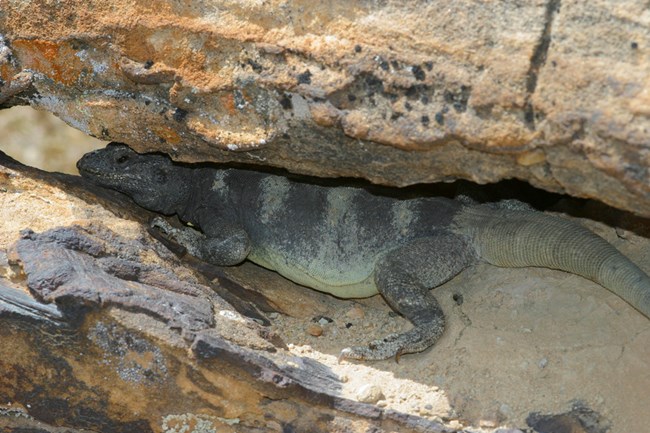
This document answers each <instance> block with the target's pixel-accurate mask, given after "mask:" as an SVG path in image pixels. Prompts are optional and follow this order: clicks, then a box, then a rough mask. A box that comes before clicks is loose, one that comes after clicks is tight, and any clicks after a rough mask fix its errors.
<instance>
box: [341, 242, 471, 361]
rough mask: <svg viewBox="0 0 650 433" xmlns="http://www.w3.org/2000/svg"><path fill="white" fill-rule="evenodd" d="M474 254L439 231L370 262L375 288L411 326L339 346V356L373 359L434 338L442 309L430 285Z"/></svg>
mask: <svg viewBox="0 0 650 433" xmlns="http://www.w3.org/2000/svg"><path fill="white" fill-rule="evenodd" d="M475 260H476V254H475V252H474V250H473V249H472V248H471V247H470V246H469V245H468V244H467V242H466V241H465V240H464V239H463V238H461V237H460V236H457V235H454V234H452V233H447V232H440V233H438V234H436V235H434V236H432V237H428V238H426V239H420V240H417V241H414V242H412V243H411V244H408V245H406V246H403V247H400V248H397V249H395V250H393V251H391V252H389V253H388V254H386V256H385V257H384V258H383V259H382V260H380V261H379V262H378V263H377V265H376V267H375V283H376V285H377V288H378V289H379V293H381V295H382V296H383V297H384V299H385V300H386V302H388V304H389V305H390V306H391V307H392V308H393V309H394V310H395V311H397V312H398V313H400V314H402V315H403V316H404V317H406V318H407V319H408V320H409V321H410V322H411V323H412V324H413V329H411V330H409V331H407V332H404V333H402V334H391V335H388V336H386V337H384V338H382V339H379V340H375V341H372V342H370V344H369V345H368V347H350V348H347V349H343V351H342V352H341V356H340V359H356V360H365V361H372V360H379V359H387V358H391V357H393V356H395V357H397V358H398V357H399V356H401V355H403V354H405V353H414V352H420V351H422V350H425V349H427V348H428V347H430V346H432V345H433V344H435V342H436V341H437V340H438V338H440V336H441V335H442V333H443V332H444V330H445V315H444V313H443V311H442V309H441V308H440V305H439V304H438V301H437V300H436V298H435V297H434V296H433V294H432V293H431V291H430V289H431V288H433V287H436V286H439V285H441V284H443V283H444V282H446V281H448V280H449V279H451V278H453V277H454V276H455V275H456V274H458V273H459V272H460V271H461V270H463V269H464V268H466V267H467V266H468V265H470V264H471V263H473V262H474V261H475Z"/></svg>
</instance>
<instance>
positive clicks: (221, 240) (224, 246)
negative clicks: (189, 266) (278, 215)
mask: <svg viewBox="0 0 650 433" xmlns="http://www.w3.org/2000/svg"><path fill="white" fill-rule="evenodd" d="M151 225H152V227H154V228H156V229H158V230H160V231H161V232H163V233H164V234H166V235H168V236H169V237H171V238H173V239H174V240H175V241H176V242H177V243H179V244H180V245H182V246H183V247H185V249H187V252H188V253H189V254H191V255H193V256H195V257H197V258H199V259H201V260H204V261H206V262H208V263H212V264H213V265H217V266H233V265H236V264H239V263H241V262H243V261H244V260H245V259H246V257H247V256H248V253H249V252H250V240H249V238H248V235H247V233H246V231H245V230H244V229H242V228H239V227H236V226H233V225H232V224H227V223H224V224H220V225H219V226H218V228H219V230H212V231H210V232H209V233H208V234H204V233H202V232H200V231H198V230H196V229H194V228H192V227H183V228H180V229H179V228H176V227H173V226H172V225H171V224H169V223H168V222H167V221H166V220H165V219H163V218H158V217H157V218H154V220H153V221H152V222H151Z"/></svg>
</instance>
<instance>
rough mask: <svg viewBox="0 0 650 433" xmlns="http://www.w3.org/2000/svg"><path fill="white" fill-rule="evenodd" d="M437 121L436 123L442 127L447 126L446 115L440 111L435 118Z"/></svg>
mask: <svg viewBox="0 0 650 433" xmlns="http://www.w3.org/2000/svg"><path fill="white" fill-rule="evenodd" d="M433 118H434V119H435V120H436V123H437V124H438V125H440V126H442V125H444V124H445V115H444V114H442V112H440V111H438V112H437V113H436V115H435V116H434V117H433Z"/></svg>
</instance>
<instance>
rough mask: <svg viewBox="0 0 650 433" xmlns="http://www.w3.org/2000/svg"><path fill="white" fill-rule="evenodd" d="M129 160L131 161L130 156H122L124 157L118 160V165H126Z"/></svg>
mask: <svg viewBox="0 0 650 433" xmlns="http://www.w3.org/2000/svg"><path fill="white" fill-rule="evenodd" d="M128 160H129V156H128V155H122V156H120V157H119V158H117V163H118V164H124V163H125V162H126V161H128Z"/></svg>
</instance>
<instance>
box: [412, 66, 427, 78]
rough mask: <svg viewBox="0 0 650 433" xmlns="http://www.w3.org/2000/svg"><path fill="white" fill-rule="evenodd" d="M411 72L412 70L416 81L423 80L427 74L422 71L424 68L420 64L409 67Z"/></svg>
mask: <svg viewBox="0 0 650 433" xmlns="http://www.w3.org/2000/svg"><path fill="white" fill-rule="evenodd" d="M411 72H413V76H414V77H415V79H416V80H418V81H424V79H425V78H426V77H427V74H426V73H425V72H424V69H422V68H421V67H420V66H417V65H415V66H412V67H411Z"/></svg>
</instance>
